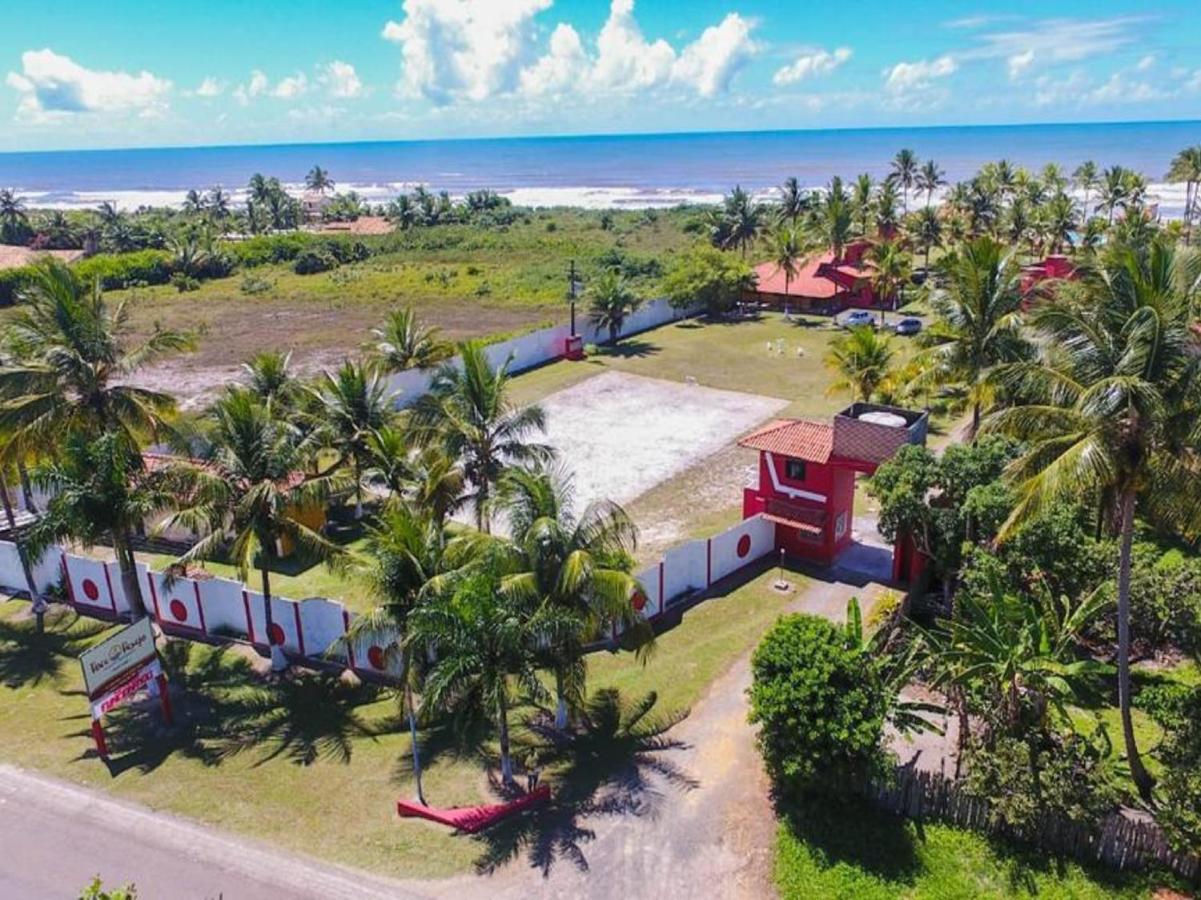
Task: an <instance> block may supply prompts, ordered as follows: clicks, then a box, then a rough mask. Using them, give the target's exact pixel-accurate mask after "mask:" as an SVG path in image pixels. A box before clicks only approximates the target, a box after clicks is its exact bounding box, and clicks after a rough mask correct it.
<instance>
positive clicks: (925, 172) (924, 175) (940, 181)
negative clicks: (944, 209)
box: [914, 159, 947, 206]
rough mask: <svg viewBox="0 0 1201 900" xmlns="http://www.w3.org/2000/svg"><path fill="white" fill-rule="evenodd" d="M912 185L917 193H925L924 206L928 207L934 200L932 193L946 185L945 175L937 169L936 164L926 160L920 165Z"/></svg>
mask: <svg viewBox="0 0 1201 900" xmlns="http://www.w3.org/2000/svg"><path fill="white" fill-rule="evenodd" d="M914 183H915V184H916V186H917V189H918V190H919V191H925V193H926V206H929V205H930V204H931V203H932V202H933V200H934V192H935V191H936V190H938V189H939V188H940V187H942V186H943V185H944V184H946V183H947V179H946V173H944V172H943V170H942V169H940V168H939V167H938V163H936V162H935V161H934V160H932V159H928V160H926V161H925V163H923V164H922V168H921V170H920V171H919V172H918V173H917V175H916V177H915V179H914Z"/></svg>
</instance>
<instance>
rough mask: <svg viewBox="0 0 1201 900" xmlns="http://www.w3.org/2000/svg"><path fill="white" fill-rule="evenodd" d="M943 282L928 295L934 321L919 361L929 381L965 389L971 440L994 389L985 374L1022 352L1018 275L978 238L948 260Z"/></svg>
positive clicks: (1005, 257) (1004, 255)
mask: <svg viewBox="0 0 1201 900" xmlns="http://www.w3.org/2000/svg"><path fill="white" fill-rule="evenodd" d="M945 280H946V284H945V286H944V287H942V288H940V289H938V290H936V291H935V292H934V293H933V295H932V304H933V306H934V309H935V311H936V312H937V314H938V321H936V322H935V323H934V326H933V327H932V328H931V329H930V331H929V335H930V338H929V339H930V340H932V341H933V342H934V346H933V347H931V348H930V349H929V350H927V351H925V353H924V354H923V356H924V357H925V360H926V361H927V362H928V363H930V368H929V370H928V371H929V372H930V376H929V377H930V378H931V379H933V380H936V381H939V382H942V383H944V384H958V385H962V386H964V387H965V388H966V389H967V394H968V401H969V402H970V403H971V405H972V423H971V432H970V433H971V436H972V438H973V439H975V435H976V433H977V432H978V431H979V429H980V418H981V414H982V412H983V408H984V404H985V402H986V401H987V400H988V399H989V398H990V397H991V396H992V391H993V388H994V385H993V384H992V382H991V381H990V380H989V377H988V376H989V374H990V373H991V371H992V369H993V367H994V366H996V365H998V364H1000V363H1004V362H1011V361H1014V360H1016V359H1018V358H1020V357H1021V356H1022V355H1023V354H1024V352H1025V349H1026V344H1025V341H1024V340H1023V339H1022V336H1021V331H1020V311H1021V304H1022V292H1021V270H1020V268H1019V267H1018V265H1017V263H1016V261H1015V260H1014V259H1013V255H1012V253H1011V252H1009V251H1006V250H1005V248H1004V247H1003V246H1002V245H1001V244H1000V243H998V242H997V241H994V240H993V239H992V238H988V237H982V238H977V239H976V240H974V241H971V242H969V243H967V244H964V245H963V246H962V247H960V248H959V249H958V250H956V251H955V252H954V253H953V254H952V255H951V256H950V258H949V259H948V260H947V263H946V269H945Z"/></svg>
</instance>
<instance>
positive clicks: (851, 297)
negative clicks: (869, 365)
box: [745, 241, 880, 313]
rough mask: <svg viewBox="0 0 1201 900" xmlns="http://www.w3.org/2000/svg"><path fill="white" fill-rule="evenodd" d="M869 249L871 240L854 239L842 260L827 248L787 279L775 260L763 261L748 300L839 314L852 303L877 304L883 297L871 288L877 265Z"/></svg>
mask: <svg viewBox="0 0 1201 900" xmlns="http://www.w3.org/2000/svg"><path fill="white" fill-rule="evenodd" d="M870 248H871V243H870V242H868V241H854V242H852V243H850V244H848V245H847V246H846V247H845V248H844V249H843V253H842V257H841V258H839V259H835V258H834V253H833V252H832V251H827V252H826V253H823V254H821V255H820V256H817V257H814V258H813V259H811V260H809V261H808V262H806V263H805V264H804V265H803V266H801V268H800V270H799V271H798V272H797V274H796V276H795V277H793V278H790V279H785V277H784V272H783V270H782V269H780V267H779V266H778V265H776V264H775V263H774V262H765V263H760V264H759V265H757V266H756V267H755V275H756V278H757V282H756V286H755V290H753V291H749V292H748V293H747V296H746V297H745V299H747V300H754V301H758V302H761V303H769V304H771V305H772V306H777V307H779V308H781V309H783V308H785V307H789V308H791V309H794V310H797V311H798V312H820V313H838V312H841V311H842V310H844V309H846V308H848V307H852V306H855V307H861V308H868V307H877V306H879V305H880V299H879V298H878V297H877V295H876V291H875V289H874V288H873V287H872V275H873V274H874V272H875V266H873V265H872V264H871V263H870V262H869V261H868V260H867V259H866V255H867V251H868V250H869V249H870ZM785 281H787V282H788V283H787V284H785Z"/></svg>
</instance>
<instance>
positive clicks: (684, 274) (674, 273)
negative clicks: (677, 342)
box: [663, 247, 755, 315]
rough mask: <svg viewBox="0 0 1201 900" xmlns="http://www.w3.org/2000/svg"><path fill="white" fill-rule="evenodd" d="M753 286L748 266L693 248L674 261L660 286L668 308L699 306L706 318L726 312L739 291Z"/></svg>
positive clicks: (733, 259) (710, 250) (704, 249)
mask: <svg viewBox="0 0 1201 900" xmlns="http://www.w3.org/2000/svg"><path fill="white" fill-rule="evenodd" d="M754 286H755V273H754V272H753V271H752V270H751V268H750V266H748V265H747V264H746V263H745V262H743V261H742V260H740V259H739V258H738V257H736V256H732V255H730V254H727V253H722V252H721V251H720V250H715V249H713V248H712V247H700V248H697V249H695V250H693V251H692V252H691V253H689V254H688V255H687V256H685V257H683V258H681V259H680V260H678V261H677V262H676V263H675V265H673V266H672V268H671V271H669V272H668V273H667V277H666V278H665V279H664V282H663V287H664V290H665V292H666V294H667V299H668V301H669V302H670V303H671V305H672V306H674V307H676V308H677V309H688V308H691V307H694V306H701V307H703V308H704V309H705V311H706V312H708V313H709V314H710V315H724V314H725V313H727V312H729V311H730V310H731V309H733V308H734V304H735V303H737V302H738V299H739V297H741V296H742V293H743V291H746V290H749V289H751V288H753V287H754Z"/></svg>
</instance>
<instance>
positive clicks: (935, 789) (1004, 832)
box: [863, 767, 1201, 881]
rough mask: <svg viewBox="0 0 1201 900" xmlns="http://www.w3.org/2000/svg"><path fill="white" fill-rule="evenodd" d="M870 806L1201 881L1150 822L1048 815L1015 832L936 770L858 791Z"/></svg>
mask: <svg viewBox="0 0 1201 900" xmlns="http://www.w3.org/2000/svg"><path fill="white" fill-rule="evenodd" d="M863 792H864V794H865V795H866V796H867V797H868V799H869V800H871V801H872V802H873V803H874V804H876V805H877V806H879V807H880V808H881V809H884V810H886V811H888V812H891V813H896V814H898V815H902V816H906V817H908V818H911V819H937V820H939V821H943V822H948V823H950V824H952V825H958V826H960V827H963V828H969V829H972V830H974V831H981V832H986V833H990V834H997V835H1000V836H1003V837H1006V838H1009V839H1011V840H1016V841H1019V842H1021V843H1025V844H1029V845H1032V846H1035V847H1039V848H1042V849H1045V850H1050V851H1054V852H1056V853H1059V854H1061V855H1063V856H1068V857H1071V858H1073V859H1076V860H1079V861H1080V862H1083V863H1101V864H1103V865H1106V866H1110V867H1112V868H1116V869H1119V870H1122V869H1146V868H1160V869H1166V870H1168V871H1171V872H1174V873H1175V874H1177V875H1179V876H1181V877H1182V878H1187V879H1189V880H1192V881H1197V880H1198V879H1201V858H1199V857H1198V856H1197V855H1196V854H1193V853H1186V852H1180V851H1177V850H1174V849H1173V848H1172V847H1171V846H1170V845H1169V844H1168V840H1167V838H1166V837H1165V836H1164V833H1163V830H1162V829H1161V828H1160V827H1159V826H1158V825H1157V824H1156V823H1155V822H1153V821H1151V820H1150V819H1141V818H1136V817H1134V816H1130V815H1123V814H1120V813H1113V814H1112V815H1109V816H1107V817H1106V818H1105V819H1104V820H1103V821H1101V822H1100V823H1095V824H1086V823H1079V822H1071V821H1068V820H1066V819H1063V818H1060V817H1052V816H1048V817H1046V818H1045V819H1044V820H1043V821H1041V822H1040V823H1039V824H1038V825H1037V826H1036V827H1034V828H1031V829H1026V830H1022V831H1017V830H1015V829H1013V828H1011V827H1009V826H1006V825H1004V824H1003V823H998V822H997V821H996V820H995V819H994V818H993V817H992V815H991V814H990V813H991V810H990V807H989V804H988V802H987V801H986V800H982V799H980V798H979V797H973V796H970V795H969V794H968V793H967V792H966V791H965V790H964V789H963V788H962V787H961V786H960V785H959V784H958V783H957V782H955V781H952V780H951V779H949V778H947V777H946V776H945V775H942V774H941V773H938V772H922V771H917V770H914V769H910V768H904V767H902V768H898V769H897V772H896V778H895V780H894V781H893V782H892V783H890V784H881V783H871V784H869V785H867V787H866V788H864V790H863Z"/></svg>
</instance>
